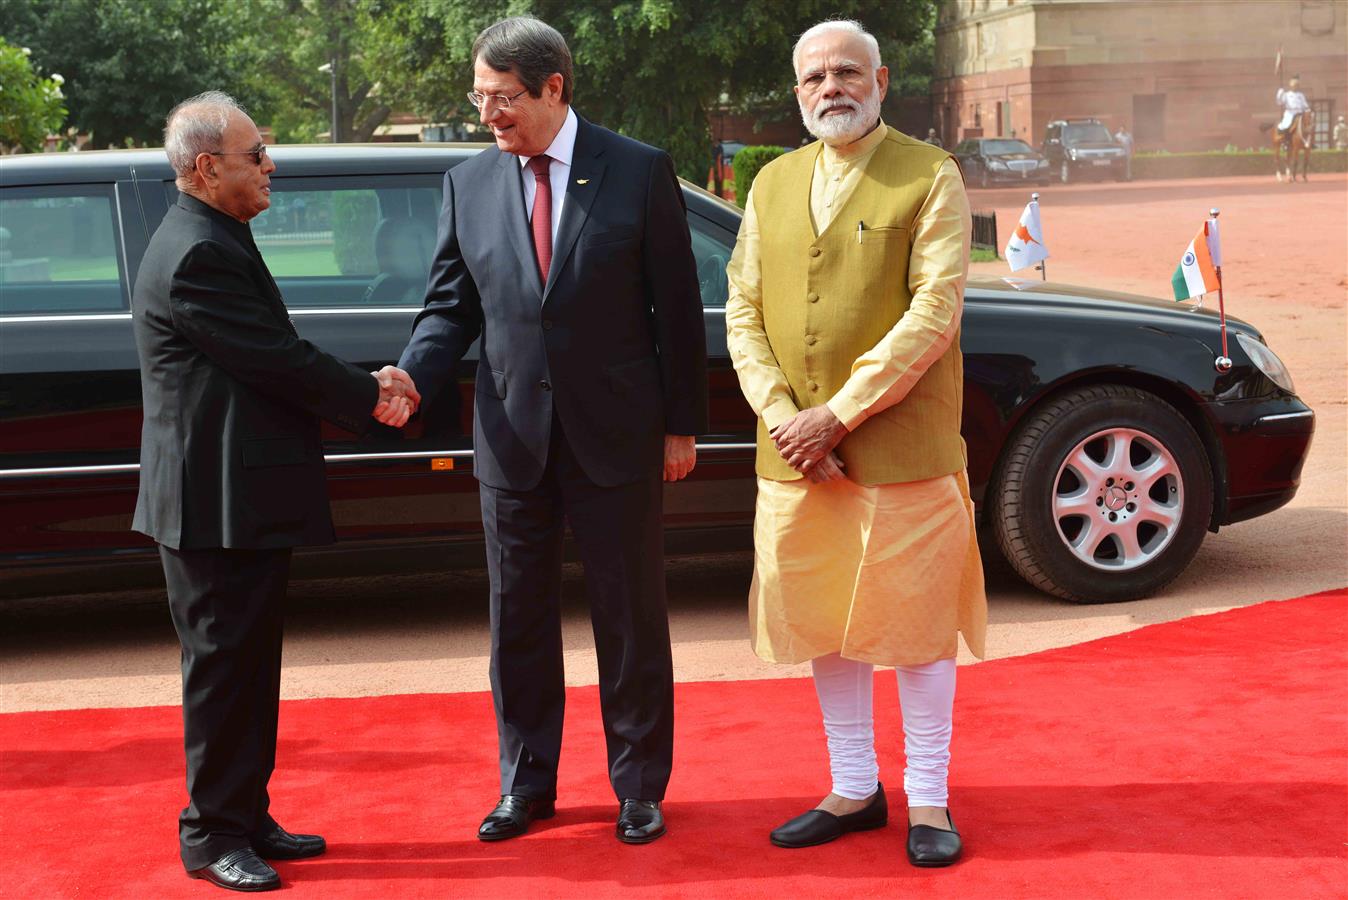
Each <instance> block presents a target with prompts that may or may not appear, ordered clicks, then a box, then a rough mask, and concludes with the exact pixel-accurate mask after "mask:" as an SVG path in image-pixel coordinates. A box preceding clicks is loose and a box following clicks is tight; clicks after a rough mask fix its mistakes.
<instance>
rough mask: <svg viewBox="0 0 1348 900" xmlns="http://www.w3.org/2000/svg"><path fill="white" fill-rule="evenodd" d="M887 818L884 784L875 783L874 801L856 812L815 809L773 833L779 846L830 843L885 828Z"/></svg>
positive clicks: (807, 845) (887, 809)
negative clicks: (845, 813) (843, 812)
mask: <svg viewBox="0 0 1348 900" xmlns="http://www.w3.org/2000/svg"><path fill="white" fill-rule="evenodd" d="M888 822H889V803H888V801H886V800H885V786H884V785H883V784H881V785H877V786H876V789H875V794H874V795H873V796H872V797H871V802H870V803H869V804H867V805H866V806H865V807H863V808H862V809H859V810H857V811H856V812H854V813H848V814H847V815H844V816H835V815H834V814H833V813H830V812H824V811H823V810H822V809H812V810H810V811H809V812H806V813H801V814H800V815H798V816H796V817H795V818H794V819H792V820H791V821H789V822H787V823H785V824H784V825H781V826H779V827H777V828H775V829H773V832H772V834H771V835H770V837H771V839H772V842H773V843H774V844H776V845H777V846H778V847H786V848H788V849H791V850H795V849H798V848H800V847H816V846H818V845H819V844H827V843H828V842H829V841H834V840H837V839H838V838H840V837H842V836H843V835H844V834H848V833H849V832H853V831H869V830H871V829H872V828H884V827H885V825H886V824H888Z"/></svg>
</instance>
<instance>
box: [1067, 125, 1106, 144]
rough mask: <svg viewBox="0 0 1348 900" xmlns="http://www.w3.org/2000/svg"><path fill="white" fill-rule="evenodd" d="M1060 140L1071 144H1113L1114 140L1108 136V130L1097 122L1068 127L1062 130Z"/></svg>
mask: <svg viewBox="0 0 1348 900" xmlns="http://www.w3.org/2000/svg"><path fill="white" fill-rule="evenodd" d="M1062 139H1063V140H1064V141H1066V142H1069V143H1073V144H1084V143H1095V144H1112V143H1114V138H1113V137H1112V136H1111V135H1110V133H1109V129H1108V128H1106V127H1105V126H1103V125H1101V124H1100V123H1099V122H1093V123H1091V124H1089V125H1068V126H1066V127H1064V128H1063V130H1062Z"/></svg>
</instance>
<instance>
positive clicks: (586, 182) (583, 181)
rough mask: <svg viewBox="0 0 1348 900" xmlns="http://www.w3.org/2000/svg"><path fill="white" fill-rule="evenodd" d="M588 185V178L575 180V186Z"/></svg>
mask: <svg viewBox="0 0 1348 900" xmlns="http://www.w3.org/2000/svg"><path fill="white" fill-rule="evenodd" d="M589 183H590V179H588V178H577V179H576V184H589Z"/></svg>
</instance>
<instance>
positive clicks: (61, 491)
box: [0, 145, 1314, 601]
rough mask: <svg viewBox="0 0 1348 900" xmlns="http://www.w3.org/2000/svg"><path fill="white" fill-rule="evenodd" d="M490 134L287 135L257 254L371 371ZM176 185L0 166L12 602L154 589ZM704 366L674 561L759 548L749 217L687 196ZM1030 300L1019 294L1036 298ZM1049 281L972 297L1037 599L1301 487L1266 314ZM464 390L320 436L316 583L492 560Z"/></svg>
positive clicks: (165, 177)
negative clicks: (301, 142) (1263, 324)
mask: <svg viewBox="0 0 1348 900" xmlns="http://www.w3.org/2000/svg"><path fill="white" fill-rule="evenodd" d="M476 152H478V148H474V147H468V146H457V147H451V146H433V145H420V146H401V147H393V146H379V147H369V146H364V147H363V146H350V145H329V146H321V147H293V146H278V147H275V148H274V158H275V160H276V163H277V166H278V169H277V171H276V172H275V174H274V175H273V176H272V181H271V186H272V195H271V201H272V203H271V209H270V210H268V211H267V212H266V213H264V214H263V215H261V216H259V217H258V218H257V219H255V220H254V221H253V231H254V234H255V235H256V238H257V244H258V246H259V248H260V249H261V250H262V253H263V254H264V256H265V257H266V259H267V261H268V264H269V266H270V268H271V270H272V272H273V274H274V275H275V277H276V280H277V282H278V283H279V285H280V287H281V290H282V291H283V293H284V295H285V297H286V301H287V304H288V306H289V308H290V312H291V315H292V317H293V319H294V322H295V324H296V326H297V327H298V329H299V331H300V333H301V334H303V335H304V336H305V337H307V338H309V339H311V340H313V341H315V342H316V343H318V344H319V345H320V346H322V347H324V348H325V349H327V350H329V351H331V352H334V353H337V354H339V355H341V356H343V357H345V358H346V359H348V360H350V361H352V362H353V363H356V364H358V365H361V366H364V367H365V368H367V369H374V368H376V367H378V366H380V365H383V364H384V363H387V362H390V361H393V360H396V359H397V358H398V356H399V353H400V352H401V350H402V348H403V346H404V344H405V343H406V341H407V338H408V335H409V333H410V328H411V322H412V318H413V316H414V315H415V314H416V311H417V309H418V308H419V307H420V305H421V291H422V286H423V284H424V282H425V278H426V271H427V267H428V265H429V263H430V258H431V254H432V252H433V246H434V236H435V222H436V215H437V211H438V209H439V205H440V196H441V193H440V192H441V177H442V175H443V173H444V171H445V170H446V169H447V168H448V167H450V166H454V165H456V164H458V163H460V162H462V161H463V160H465V159H467V158H469V157H470V155H471V154H473V153H476ZM175 196H176V189H175V188H174V186H173V180H172V173H171V172H170V169H169V166H168V164H167V161H166V160H165V158H164V155H163V153H162V152H157V151H148V150H146V151H108V152H92V153H78V154H59V155H58V154H38V155H33V156H22V157H12V156H11V157H5V158H3V160H0V226H3V229H4V231H3V232H0V567H2V568H0V595H2V596H18V595H25V594H27V595H45V594H51V593H54V592H58V591H76V590H89V589H93V590H98V589H107V588H111V587H128V586H132V585H135V584H149V583H154V582H156V581H157V580H158V579H159V577H160V576H159V571H158V563H157V559H156V556H155V553H154V548H153V546H152V545H151V544H150V542H149V541H148V540H146V539H145V538H143V537H142V536H140V535H137V534H134V533H132V532H131V531H130V530H129V528H130V523H131V513H132V510H133V508H134V505H135V499H136V480H137V459H138V452H139V451H138V442H139V438H140V418H141V410H140V393H139V391H140V388H139V378H138V373H137V363H136V351H135V347H134V346H133V342H132V335H131V315H130V312H129V307H128V300H127V298H128V297H129V296H130V293H131V285H132V283H133V282H134V280H135V278H136V270H137V266H138V265H139V262H140V259H141V255H142V253H143V252H144V250H145V246H146V243H147V241H148V240H149V237H150V234H151V233H152V232H153V231H154V229H155V227H156V226H157V224H158V223H159V221H160V219H161V217H162V216H163V215H164V212H165V211H166V210H167V209H168V206H169V204H170V203H171V202H173V200H174V198H175ZM685 196H686V199H687V205H688V222H689V225H690V228H691V232H692V241H693V252H694V254H695V255H696V257H697V264H698V273H699V276H700V282H701V285H700V286H701V291H702V302H703V305H704V309H705V315H706V325H707V347H708V354H709V357H710V387H709V390H710V398H709V400H710V410H711V429H710V433H708V434H707V435H705V436H703V437H701V438H700V439H699V441H698V465H697V468H696V470H695V471H694V473H693V475H692V477H691V478H690V479H688V480H686V481H684V482H680V483H678V484H674V485H670V486H668V488H667V491H668V492H667V495H666V496H667V501H666V505H665V515H666V534H667V538H668V545H669V548H670V550H671V552H674V553H680V552H694V551H706V550H726V549H734V548H747V547H749V546H750V541H751V534H750V525H751V522H752V516H753V506H754V502H753V501H754V490H755V487H754V477H753V457H754V451H753V448H754V433H755V419H754V416H753V415H752V413H751V412H750V410H749V409H748V407H747V406H746V404H745V402H744V400H743V399H742V397H741V395H740V390H739V385H738V383H737V381H736V377H735V372H734V370H733V368H732V367H731V364H730V359H729V357H728V355H727V352H726V340H725V325H724V317H725V316H724V313H725V303H726V296H727V287H726V275H725V269H726V263H727V261H728V259H729V257H730V252H731V249H732V247H733V245H734V241H735V234H736V231H737V228H738V226H739V217H740V213H739V211H738V210H737V209H736V208H735V207H733V206H731V205H729V204H726V203H724V202H722V201H720V200H718V199H716V198H715V197H713V196H711V195H710V194H708V193H706V192H705V191H702V190H700V189H698V188H695V187H692V186H685ZM1022 286H1023V285H1022ZM1231 327H1232V330H1233V332H1234V334H1233V335H1232V337H1231V355H1232V357H1233V360H1234V364H1233V365H1232V366H1231V367H1230V369H1229V370H1226V371H1219V370H1218V369H1217V368H1216V367H1214V357H1216V356H1217V353H1218V350H1219V348H1220V347H1221V342H1220V336H1219V331H1218V325H1217V321H1216V317H1215V316H1214V315H1213V314H1211V313H1209V312H1207V311H1197V312H1195V311H1192V310H1190V309H1188V308H1187V307H1184V306H1179V305H1176V304H1174V303H1171V302H1168V301H1166V302H1163V301H1157V300H1149V299H1146V298H1142V297H1136V296H1127V295H1123V294H1115V293H1110V292H1106V291H1095V290H1086V289H1081V288H1072V287H1066V286H1062V285H1054V284H1047V285H1041V284H1033V285H1031V286H1030V287H1029V288H1028V289H1025V290H1016V289H1014V288H1013V287H1011V286H1009V285H1008V284H1006V283H1004V282H1002V281H1001V280H998V279H972V280H971V281H970V282H969V285H968V289H967V292H966V301H965V308H964V319H963V341H962V346H963V350H964V354H965V398H964V400H965V409H964V435H965V438H966V440H967V443H968V456H969V474H970V480H971V483H972V486H973V490H974V496H975V499H976V500H977V501H978V504H979V509H980V521H981V527H983V528H984V529H985V530H986V533H987V534H988V535H989V536H990V537H992V536H995V538H996V540H997V542H998V543H999V544H1000V546H1001V548H1002V550H1003V551H1004V552H1005V553H1006V555H1007V556H1008V558H1009V559H1010V560H1011V562H1012V563H1013V564H1014V565H1015V566H1016V568H1017V569H1018V570H1019V571H1020V572H1021V573H1022V574H1023V575H1024V576H1025V577H1026V578H1027V579H1028V580H1029V581H1030V582H1031V583H1033V584H1035V585H1037V586H1039V587H1041V588H1043V589H1044V590H1046V591H1050V592H1052V593H1054V594H1057V595H1058V596H1061V597H1065V598H1068V599H1071V600H1078V601H1106V600H1122V599H1128V598H1133V597H1139V596H1142V595H1144V594H1146V593H1149V592H1152V591H1155V590H1158V589H1159V588H1161V587H1162V586H1164V585H1165V584H1166V583H1167V582H1169V581H1170V580H1171V579H1172V578H1174V577H1175V576H1176V575H1177V574H1178V573H1179V572H1180V571H1182V570H1183V569H1184V567H1185V566H1186V565H1187V563H1188V562H1189V560H1190V559H1191V558H1192V556H1193V554H1194V553H1195V552H1196V550H1197V549H1198V546H1199V544H1200V542H1201V541H1202V538H1203V535H1204V533H1205V532H1206V531H1208V530H1210V529H1211V530H1215V529H1216V528H1217V527H1219V526H1222V525H1227V524H1230V523H1232V522H1238V521H1240V520H1242V519H1248V518H1250V517H1252V516H1257V515H1261V514H1263V513H1266V512H1269V511H1270V510H1273V509H1276V508H1278V507H1279V506H1281V505H1283V504H1284V503H1286V502H1287V501H1288V500H1289V499H1291V497H1292V496H1293V494H1295V492H1296V490H1297V486H1298V484H1299V479H1300V473H1301V466H1302V462H1303V460H1304V459H1305V455H1306V451H1307V447H1308V445H1309V443H1310V440H1311V432H1312V430H1313V424H1314V417H1313V414H1312V412H1311V410H1310V409H1308V408H1307V407H1306V406H1305V404H1303V403H1302V402H1301V401H1300V400H1299V399H1298V398H1297V396H1296V394H1295V393H1294V391H1293V387H1292V383H1291V381H1290V379H1289V377H1288V375H1287V372H1286V370H1285V369H1284V368H1283V367H1282V364H1281V363H1280V362H1279V361H1278V358H1277V357H1276V356H1275V355H1274V354H1273V352H1272V351H1271V350H1269V349H1268V348H1267V347H1266V346H1265V345H1264V343H1263V340H1262V338H1261V337H1260V335H1259V332H1258V331H1257V330H1256V329H1255V328H1254V327H1253V326H1251V325H1249V324H1246V323H1244V322H1240V321H1236V320H1232V326H1231ZM475 357H476V353H475V352H472V353H470V354H469V358H468V359H466V360H464V362H463V364H462V367H461V369H460V371H459V373H458V389H457V390H448V391H445V392H444V393H443V394H442V395H441V396H439V397H436V398H434V400H432V401H429V402H428V403H427V404H426V405H425V406H424V407H423V409H422V411H421V413H420V414H419V415H418V416H417V417H416V419H415V420H414V421H413V422H412V423H411V424H410V425H409V426H408V427H407V428H406V429H404V430H402V431H396V430H392V429H389V428H384V427H382V426H375V427H374V428H373V429H372V430H371V431H370V432H369V433H367V434H366V435H364V436H363V437H361V438H360V439H356V438H354V437H352V436H351V435H350V434H347V433H345V432H342V431H338V430H336V429H332V430H330V431H328V432H326V433H325V438H326V441H327V443H326V455H327V460H328V470H329V479H330V492H331V496H332V505H333V512H334V517H335V519H336V522H337V527H338V533H339V536H340V538H341V543H340V544H338V545H337V546H336V547H327V548H313V549H309V550H306V551H303V552H301V553H300V554H299V555H298V556H297V558H296V570H297V574H300V575H306V574H307V575H337V574H344V573H351V572H364V573H371V572H379V571H384V570H397V571H408V570H409V569H422V570H425V569H442V568H447V567H454V566H471V567H480V566H481V565H482V562H483V558H482V544H481V523H480V521H479V510H478V500H477V485H476V482H475V481H474V479H473V478H472V466H473V450H472V442H471V433H472V428H471V416H472V402H473V383H474V382H473V379H474V369H475V366H476V359H475Z"/></svg>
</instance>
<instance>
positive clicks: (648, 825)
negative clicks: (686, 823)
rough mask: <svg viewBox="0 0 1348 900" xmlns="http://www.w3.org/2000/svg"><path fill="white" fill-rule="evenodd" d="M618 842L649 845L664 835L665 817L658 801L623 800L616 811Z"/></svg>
mask: <svg viewBox="0 0 1348 900" xmlns="http://www.w3.org/2000/svg"><path fill="white" fill-rule="evenodd" d="M617 832H618V840H620V841H622V842H623V843H624V844H649V843H650V842H651V841H653V840H655V839H656V838H658V837H659V836H660V835H662V834H664V833H665V815H664V813H662V812H660V801H658V800H624V801H623V805H622V809H620V810H619V811H618V829H617Z"/></svg>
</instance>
